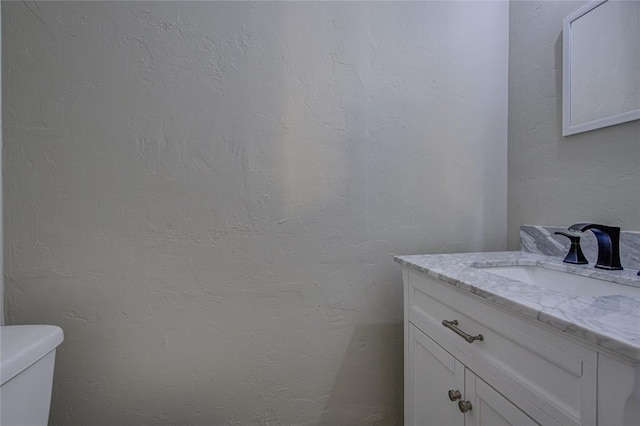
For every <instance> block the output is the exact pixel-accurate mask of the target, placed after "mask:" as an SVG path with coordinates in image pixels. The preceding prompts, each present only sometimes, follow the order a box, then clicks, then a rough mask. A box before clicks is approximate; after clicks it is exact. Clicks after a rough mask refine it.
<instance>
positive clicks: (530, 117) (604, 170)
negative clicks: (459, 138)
mask: <svg viewBox="0 0 640 426" xmlns="http://www.w3.org/2000/svg"><path fill="white" fill-rule="evenodd" d="M585 3H586V2H574V1H566V2H565V1H558V2H553V1H512V2H511V4H510V19H509V23H510V26H509V33H510V40H509V148H508V152H509V154H508V155H509V178H508V182H509V195H508V211H509V231H508V233H509V244H508V246H509V248H510V249H517V248H518V244H519V231H518V229H519V226H520V225H522V224H536V225H558V226H569V225H571V224H572V223H577V222H583V221H596V222H603V223H607V224H612V225H618V226H621V227H622V228H623V229H626V230H629V231H638V230H640V121H634V122H629V123H625V124H620V125H617V126H612V127H607V128H604V129H599V130H594V131H591V132H586V133H580V134H577V135H572V136H568V137H563V136H562V19H563V18H564V17H565V16H566V15H568V14H569V13H571V12H573V11H575V10H576V9H578V8H580V7H581V6H582V5H584V4H585Z"/></svg>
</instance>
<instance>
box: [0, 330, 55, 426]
mask: <svg viewBox="0 0 640 426" xmlns="http://www.w3.org/2000/svg"><path fill="white" fill-rule="evenodd" d="M63 338H64V335H63V333H62V329H61V328H60V327H56V326H54V325H11V326H3V327H0V426H14V425H29V426H46V425H47V422H48V419H49V407H50V406H51V389H52V386H53V367H54V362H55V356H56V347H58V345H60V343H62V340H63Z"/></svg>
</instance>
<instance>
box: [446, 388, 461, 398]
mask: <svg viewBox="0 0 640 426" xmlns="http://www.w3.org/2000/svg"><path fill="white" fill-rule="evenodd" d="M449 399H450V400H451V401H457V400H459V399H462V394H461V393H460V391H459V390H453V389H451V390H450V391H449Z"/></svg>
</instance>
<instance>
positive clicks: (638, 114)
mask: <svg viewBox="0 0 640 426" xmlns="http://www.w3.org/2000/svg"><path fill="white" fill-rule="evenodd" d="M562 65H563V76H562V80H563V82H562V83H563V84H562V135H563V136H568V135H573V134H575V133H581V132H587V131H589V130H594V129H599V128H602V127H607V126H613V125H614V124H619V123H624V122H627V121H631V120H637V119H640V1H638V0H597V1H593V2H590V3H588V4H587V5H585V6H584V7H582V8H580V9H578V10H576V11H575V12H574V13H572V14H570V15H569V16H567V17H566V18H564V22H563V52H562Z"/></svg>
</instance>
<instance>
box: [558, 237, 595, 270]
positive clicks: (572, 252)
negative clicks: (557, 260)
mask: <svg viewBox="0 0 640 426" xmlns="http://www.w3.org/2000/svg"><path fill="white" fill-rule="evenodd" d="M554 234H557V235H562V236H563V237H567V238H568V239H569V241H571V246H570V247H569V253H567V255H566V256H565V257H564V260H563V262H564V263H573V264H574V265H586V264H587V263H589V261H587V258H586V257H585V256H584V253H582V248H581V247H580V235H577V234H571V233H569V232H562V231H556V232H554Z"/></svg>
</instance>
